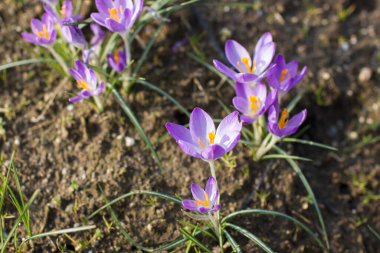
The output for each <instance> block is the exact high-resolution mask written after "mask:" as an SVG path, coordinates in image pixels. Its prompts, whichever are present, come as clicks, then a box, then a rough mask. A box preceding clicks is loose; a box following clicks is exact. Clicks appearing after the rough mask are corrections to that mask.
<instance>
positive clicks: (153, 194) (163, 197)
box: [87, 191, 181, 219]
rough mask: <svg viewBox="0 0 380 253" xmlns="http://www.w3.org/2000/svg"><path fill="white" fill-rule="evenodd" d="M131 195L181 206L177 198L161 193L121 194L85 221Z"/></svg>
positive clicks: (135, 192) (139, 192)
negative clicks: (166, 201) (153, 198)
mask: <svg viewBox="0 0 380 253" xmlns="http://www.w3.org/2000/svg"><path fill="white" fill-rule="evenodd" d="M133 195H148V196H154V197H158V198H161V199H165V200H168V201H171V202H174V203H176V204H181V200H179V199H177V198H173V197H171V196H169V195H165V194H162V193H159V192H153V191H132V192H128V193H126V194H123V195H121V196H119V197H117V198H116V199H114V200H112V201H110V202H108V203H107V204H106V205H104V206H102V207H100V208H99V209H97V210H96V211H95V212H93V213H92V214H90V215H89V216H88V217H87V219H91V218H93V217H94V216H95V215H96V214H98V213H99V212H101V211H102V210H104V209H105V208H107V207H108V206H111V205H113V204H115V203H117V202H119V201H121V200H123V199H126V198H129V197H131V196H133Z"/></svg>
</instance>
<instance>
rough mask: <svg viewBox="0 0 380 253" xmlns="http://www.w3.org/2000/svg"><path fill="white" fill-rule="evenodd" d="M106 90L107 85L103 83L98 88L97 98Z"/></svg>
mask: <svg viewBox="0 0 380 253" xmlns="http://www.w3.org/2000/svg"><path fill="white" fill-rule="evenodd" d="M104 89H105V84H104V82H101V83H100V85H99V86H98V88H97V89H96V92H95V94H94V95H95V96H98V95H99V94H100V93H102V92H103V91H104Z"/></svg>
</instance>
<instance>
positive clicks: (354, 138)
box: [348, 131, 359, 140]
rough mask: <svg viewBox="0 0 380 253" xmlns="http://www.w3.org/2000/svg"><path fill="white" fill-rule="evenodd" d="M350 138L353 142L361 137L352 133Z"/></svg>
mask: <svg viewBox="0 0 380 253" xmlns="http://www.w3.org/2000/svg"><path fill="white" fill-rule="evenodd" d="M348 137H349V138H350V139H351V140H357V139H358V137H359V134H358V132H355V131H351V132H350V133H349V135H348Z"/></svg>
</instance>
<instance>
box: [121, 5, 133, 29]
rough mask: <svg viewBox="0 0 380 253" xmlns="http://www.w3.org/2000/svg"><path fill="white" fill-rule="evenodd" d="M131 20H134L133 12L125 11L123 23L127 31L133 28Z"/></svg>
mask: <svg viewBox="0 0 380 253" xmlns="http://www.w3.org/2000/svg"><path fill="white" fill-rule="evenodd" d="M131 18H132V12H131V10H130V9H125V10H124V14H123V20H122V22H121V23H122V24H123V25H124V28H125V29H130V28H131V27H132V25H133V23H132V22H131Z"/></svg>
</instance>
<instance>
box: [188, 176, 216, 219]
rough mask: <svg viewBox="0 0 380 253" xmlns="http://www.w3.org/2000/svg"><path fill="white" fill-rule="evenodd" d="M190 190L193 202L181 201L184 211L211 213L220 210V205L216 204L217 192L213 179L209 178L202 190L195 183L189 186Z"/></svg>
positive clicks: (189, 200)
mask: <svg viewBox="0 0 380 253" xmlns="http://www.w3.org/2000/svg"><path fill="white" fill-rule="evenodd" d="M190 189H191V193H192V194H193V198H194V200H191V199H185V200H182V206H183V207H184V208H185V209H188V210H190V211H193V212H200V213H208V212H210V213H213V212H216V211H218V210H219V209H220V205H219V204H216V201H217V199H218V195H219V192H218V187H217V185H216V181H215V178H213V177H209V179H208V180H207V183H206V187H205V189H204V190H203V189H202V187H200V186H199V185H198V184H195V183H192V184H191V188H190Z"/></svg>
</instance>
